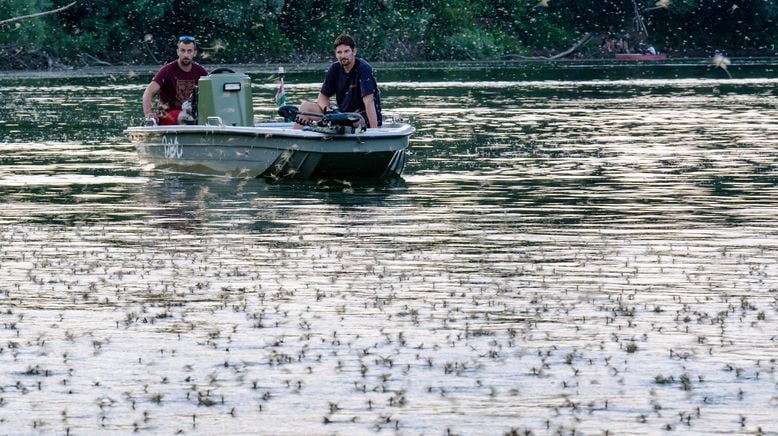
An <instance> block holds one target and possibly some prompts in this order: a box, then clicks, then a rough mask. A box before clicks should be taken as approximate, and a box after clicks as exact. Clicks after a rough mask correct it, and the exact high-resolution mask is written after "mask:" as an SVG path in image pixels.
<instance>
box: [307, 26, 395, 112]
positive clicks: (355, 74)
mask: <svg viewBox="0 0 778 436" xmlns="http://www.w3.org/2000/svg"><path fill="white" fill-rule="evenodd" d="M332 45H333V47H334V49H335V57H336V58H337V59H338V61H337V62H334V63H333V64H332V65H330V68H329V70H327V74H326V75H325V76H324V83H322V85H321V89H320V90H319V97H318V98H317V99H316V101H315V102H312V101H306V102H303V103H302V104H301V105H300V111H301V112H310V113H317V114H324V113H325V112H329V111H331V110H332V107H331V106H330V98H331V97H332V96H333V95H334V96H335V100H336V101H337V103H338V109H339V110H340V111H341V112H357V113H359V114H361V115H362V118H364V120H365V122H366V123H367V127H368V128H375V127H381V122H382V120H381V97H380V92H379V90H378V83H377V82H376V79H375V76H374V75H373V67H371V66H370V64H368V63H367V61H365V60H364V59H362V58H358V57H357V47H356V43H355V42H354V39H353V38H352V37H351V36H349V35H347V34H345V33H341V34H340V35H339V36H338V37H337V38H336V39H335V42H333V44H332ZM299 118H300V119H301V121H316V120H318V119H319V117H315V116H307V115H300V117H299Z"/></svg>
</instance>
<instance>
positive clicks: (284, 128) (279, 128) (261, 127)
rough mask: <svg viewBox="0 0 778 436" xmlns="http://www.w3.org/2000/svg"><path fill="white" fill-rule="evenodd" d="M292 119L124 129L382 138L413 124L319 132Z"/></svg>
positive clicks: (405, 134)
mask: <svg viewBox="0 0 778 436" xmlns="http://www.w3.org/2000/svg"><path fill="white" fill-rule="evenodd" d="M292 126H293V123H282V122H277V123H257V124H255V125H254V126H227V125H201V124H198V125H172V126H135V127H128V128H127V129H125V133H127V134H130V135H152V134H157V135H170V134H179V135H180V134H184V135H189V134H208V135H212V134H223V135H238V136H261V135H267V136H280V137H289V138H298V139H332V138H338V139H340V138H342V139H357V138H359V139H369V138H376V139H384V138H402V137H409V136H410V135H412V134H413V132H415V131H416V128H415V127H413V126H412V125H410V124H407V123H401V124H399V125H398V126H397V127H386V126H383V127H379V128H373V129H368V130H365V131H363V132H358V133H343V134H337V133H332V132H319V131H315V130H307V129H295V128H293V127H292Z"/></svg>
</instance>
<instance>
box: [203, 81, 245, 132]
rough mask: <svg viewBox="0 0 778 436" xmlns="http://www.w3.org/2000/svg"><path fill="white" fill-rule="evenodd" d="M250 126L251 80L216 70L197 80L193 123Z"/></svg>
mask: <svg viewBox="0 0 778 436" xmlns="http://www.w3.org/2000/svg"><path fill="white" fill-rule="evenodd" d="M219 121H221V123H222V124H224V125H225V126H248V127H251V126H253V125H254V107H253V106H252V103H251V78H249V76H248V75H247V74H243V73H235V72H233V71H232V70H228V69H225V68H217V69H216V70H214V71H212V72H211V73H210V74H209V75H207V76H205V77H201V78H200V80H199V82H198V91H197V124H201V125H204V124H211V125H218V124H219Z"/></svg>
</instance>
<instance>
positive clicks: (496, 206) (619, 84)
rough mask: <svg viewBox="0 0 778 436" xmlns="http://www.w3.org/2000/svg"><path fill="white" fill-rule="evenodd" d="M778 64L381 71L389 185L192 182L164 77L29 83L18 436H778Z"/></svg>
mask: <svg viewBox="0 0 778 436" xmlns="http://www.w3.org/2000/svg"><path fill="white" fill-rule="evenodd" d="M776 67H778V65H776V64H775V63H774V62H772V61H764V60H762V61H760V60H754V61H739V60H736V61H735V62H733V65H730V70H729V72H730V73H731V74H732V78H730V77H728V75H727V72H726V71H723V70H722V69H720V68H714V67H712V66H710V65H708V63H707V61H704V60H701V61H684V62H675V61H671V62H667V63H662V64H657V65H643V64H641V65H633V64H629V65H626V64H615V63H612V62H610V63H609V62H583V61H577V62H561V63H521V62H509V63H482V64H474V63H471V64H447V65H435V64H432V65H386V66H378V68H377V70H378V76H379V82H380V85H381V88H382V100H383V103H384V108H385V109H384V110H385V112H387V113H393V114H397V115H398V116H401V117H403V118H405V119H406V120H408V121H410V122H411V123H412V124H413V125H414V126H415V127H416V128H417V132H416V134H415V135H414V136H413V137H412V139H411V148H410V155H409V159H408V164H407V167H406V172H405V175H404V177H403V179H402V180H398V181H392V182H386V183H365V182H348V181H332V180H328V181H316V182H311V183H302V182H293V183H292V182H290V183H268V182H265V181H262V180H253V179H227V178H220V177H213V176H200V175H195V174H174V173H163V172H160V171H158V170H155V169H154V168H151V167H148V166H146V165H144V164H143V163H142V162H140V161H139V160H138V158H137V155H136V153H135V150H134V149H133V147H132V146H131V145H130V144H129V140H128V137H127V136H126V135H125V134H124V133H123V129H124V128H125V127H127V126H128V125H136V124H139V123H140V116H141V108H140V97H141V94H142V91H143V88H144V86H145V84H146V83H148V81H149V79H150V77H151V76H150V73H151V70H148V69H145V70H144V69H135V70H133V69H132V68H122V69H108V70H95V71H74V72H69V73H66V74H49V73H26V74H11V73H5V74H3V75H0V202H1V203H2V208H0V434H26V433H48V434H65V433H70V434H93V433H95V432H105V433H116V434H126V433H129V432H132V431H138V432H144V433H155V434H157V433H159V434H173V433H179V432H180V433H185V434H194V433H197V434H217V433H218V434H224V433H229V434H301V433H304V434H323V433H335V434H372V433H387V432H388V433H398V434H448V433H454V434H489V435H493V434H501V433H510V432H515V433H522V434H523V433H526V432H531V433H533V434H550V433H562V434H573V433H575V434H603V433H606V434H624V433H630V434H657V433H661V432H664V431H667V430H676V431H684V432H690V433H695V434H720V433H728V434H730V433H742V434H754V433H760V432H764V433H769V432H772V433H773V434H778V424H776V423H775V416H776V414H778V376H777V375H776V373H775V370H776V358H778V266H777V264H776V259H778V134H777V133H778V132H777V131H778V116H776V111H775V108H776V105H777V104H778V97H776V93H775V87H776V83H778V79H776V78H775V76H776V74H775V68H776ZM238 69H239V70H241V71H246V72H248V73H250V74H251V76H252V78H253V80H254V90H253V91H254V107H255V112H256V119H257V120H269V119H274V118H275V114H274V109H273V102H272V97H273V93H274V91H275V83H274V80H273V79H272V78H270V77H269V76H270V75H271V73H272V72H273V71H274V70H275V66H272V67H267V66H259V67H246V68H243V69H240V68H238ZM287 71H289V74H288V75H287V92H288V94H289V97H288V98H289V102H291V103H296V102H299V101H300V99H303V98H313V97H314V96H315V93H316V91H317V86H318V82H319V80H321V77H322V75H323V67H321V68H318V67H317V68H309V69H307V70H301V71H296V69H295V67H294V66H287Z"/></svg>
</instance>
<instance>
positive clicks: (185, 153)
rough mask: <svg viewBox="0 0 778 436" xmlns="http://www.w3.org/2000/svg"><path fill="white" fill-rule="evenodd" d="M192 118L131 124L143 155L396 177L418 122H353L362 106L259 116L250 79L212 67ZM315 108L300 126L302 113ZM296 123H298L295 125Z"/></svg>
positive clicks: (267, 170)
mask: <svg viewBox="0 0 778 436" xmlns="http://www.w3.org/2000/svg"><path fill="white" fill-rule="evenodd" d="M196 94H197V96H196V97H195V102H194V103H193V108H192V113H193V114H196V116H193V117H192V118H193V120H194V121H193V124H177V125H148V126H139V127H129V128H127V129H126V130H125V132H126V133H127V134H128V135H129V136H130V138H131V139H132V143H133V144H134V145H135V146H136V148H137V150H138V154H139V155H140V157H141V159H142V160H144V161H147V162H150V163H152V164H154V167H155V168H167V169H174V170H182V171H191V172H205V173H217V174H224V175H230V176H236V177H261V178H267V179H308V180H318V179H335V178H339V179H340V178H342V179H351V178H374V179H381V178H391V177H399V176H400V175H402V172H403V169H404V168H405V161H406V150H407V148H408V140H409V138H410V136H411V134H413V132H414V131H415V130H416V129H415V128H414V127H413V126H411V125H410V124H408V123H405V122H401V121H399V120H397V119H391V120H385V121H384V122H383V126H382V127H380V128H375V129H364V128H363V127H353V126H354V125H355V124H354V122H355V121H359V120H361V119H362V116H361V115H360V114H357V113H342V112H334V113H328V114H325V115H323V116H322V115H320V114H318V115H317V114H305V113H301V112H299V111H298V110H297V108H296V107H293V106H283V107H281V108H279V111H278V112H279V115H280V116H281V117H283V121H278V122H263V123H257V124H255V123H254V120H253V118H254V113H253V107H252V104H251V80H250V78H249V77H248V75H246V74H242V73H234V72H233V71H231V70H227V69H217V70H214V71H213V72H212V73H211V74H210V75H208V76H206V77H202V78H200V81H199V84H198V87H197V93H196ZM300 114H303V115H317V116H318V117H320V120H319V121H316V122H313V123H310V124H309V125H306V126H305V127H303V128H300V126H299V125H297V126H295V122H294V121H293V120H294V119H295V118H296V117H297V116H298V115H300ZM295 127H297V128H295Z"/></svg>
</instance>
